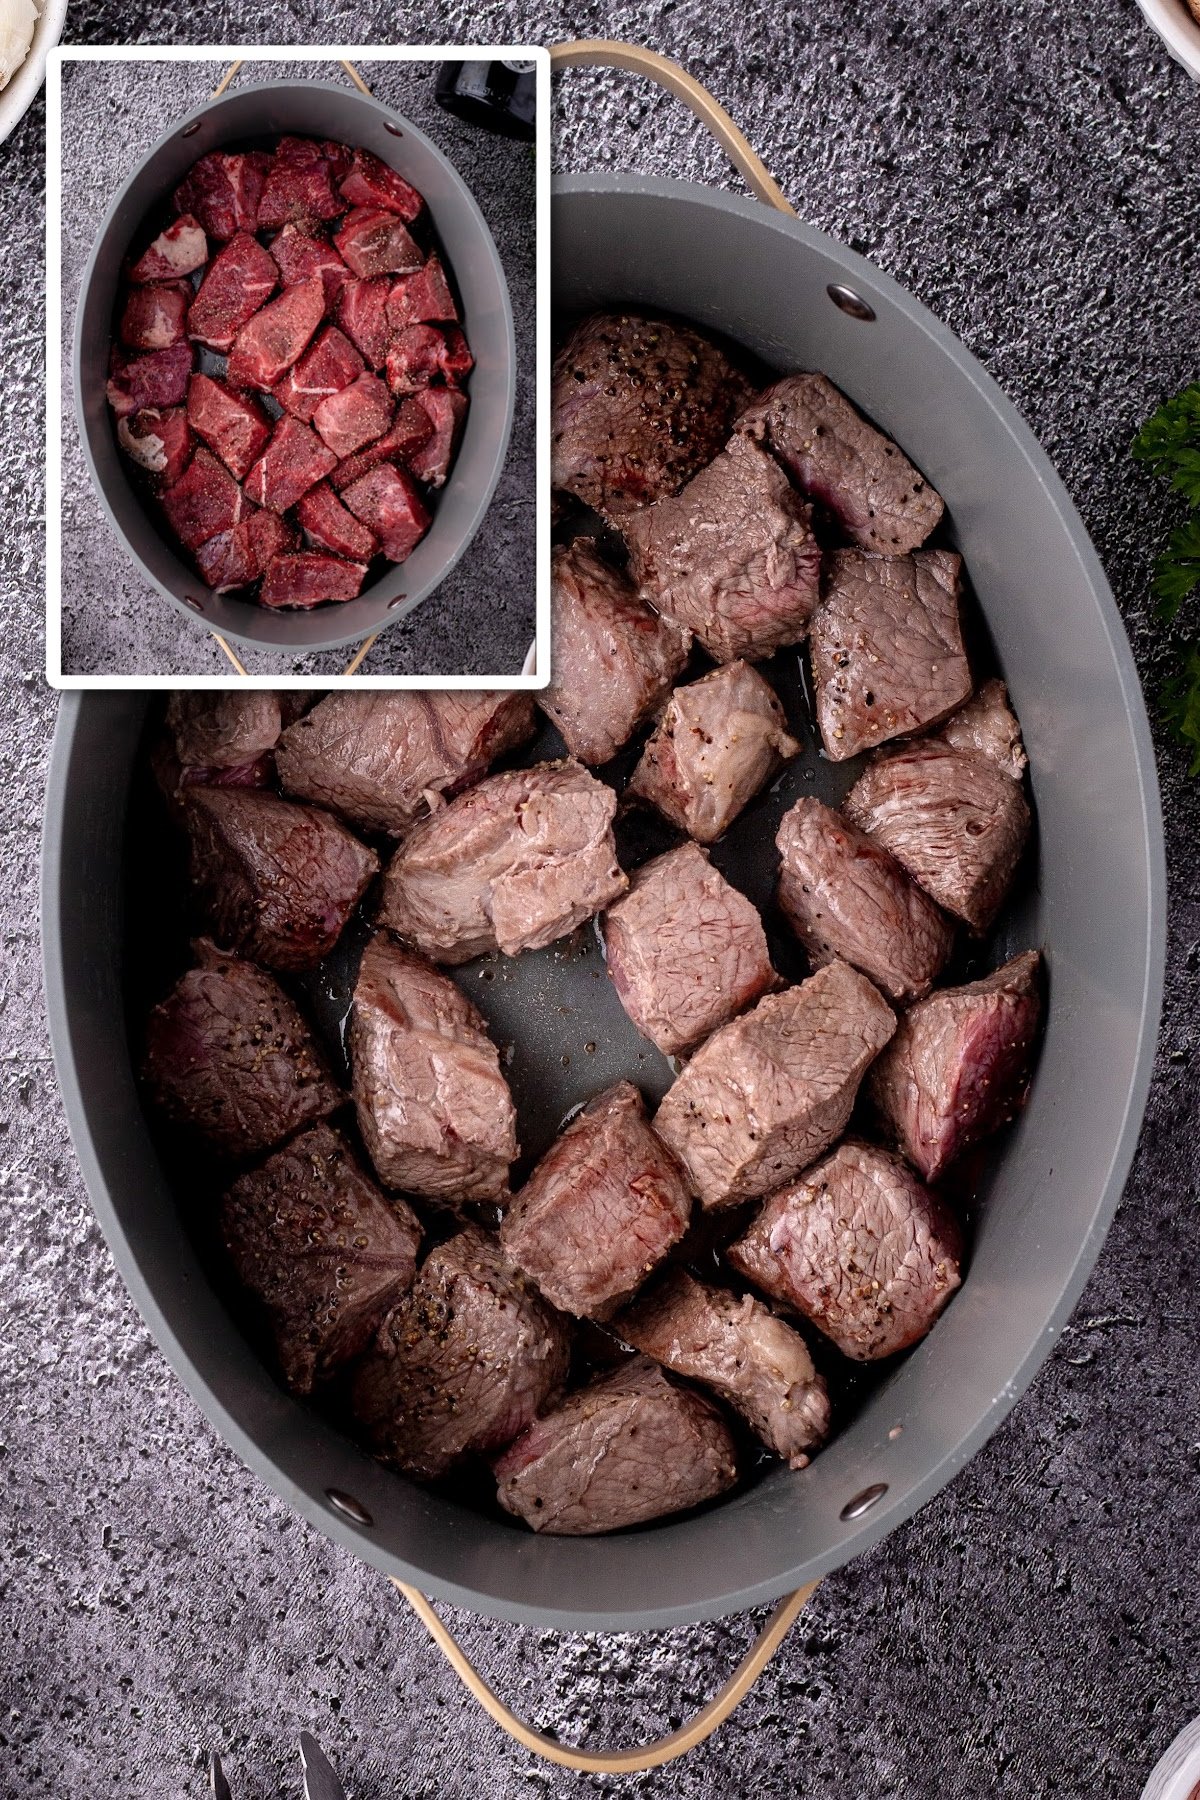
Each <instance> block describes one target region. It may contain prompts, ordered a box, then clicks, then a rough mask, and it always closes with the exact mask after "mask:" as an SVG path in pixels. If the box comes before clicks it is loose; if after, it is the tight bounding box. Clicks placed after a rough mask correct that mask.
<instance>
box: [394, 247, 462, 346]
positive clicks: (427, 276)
mask: <svg viewBox="0 0 1200 1800" xmlns="http://www.w3.org/2000/svg"><path fill="white" fill-rule="evenodd" d="M387 316H388V324H389V325H390V326H391V328H392V330H393V331H403V330H404V328H405V326H406V325H427V324H453V323H455V322H456V321H457V319H458V308H457V306H456V305H455V304H454V295H453V294H452V293H451V292H450V283H449V282H448V281H447V280H446V272H445V270H444V269H443V268H442V264H441V259H440V258H439V257H437V256H431V257H430V258H429V261H428V262H427V263H425V265H424V266H423V267H422V268H420V269H418V270H417V272H416V274H415V275H402V276H401V277H400V279H399V280H398V281H397V282H396V283H395V285H394V286H393V288H392V291H391V293H390V294H389V295H388V303H387Z"/></svg>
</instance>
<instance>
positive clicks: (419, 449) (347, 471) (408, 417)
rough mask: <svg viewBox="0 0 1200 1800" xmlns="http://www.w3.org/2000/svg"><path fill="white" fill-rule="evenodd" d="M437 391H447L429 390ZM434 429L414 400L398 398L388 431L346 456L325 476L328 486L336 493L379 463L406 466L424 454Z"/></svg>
mask: <svg viewBox="0 0 1200 1800" xmlns="http://www.w3.org/2000/svg"><path fill="white" fill-rule="evenodd" d="M434 391H436V392H437V393H439V394H444V393H447V392H448V391H449V390H448V389H446V388H438V389H436V390H434V389H430V392H431V393H432V392H434ZM433 436H434V428H433V425H432V423H431V422H430V416H429V414H428V412H427V411H426V410H425V408H424V407H423V406H420V405H418V403H417V401H416V400H402V401H401V402H400V404H399V406H398V407H397V408H396V418H395V422H394V424H393V425H392V427H391V429H390V430H389V431H385V432H384V434H383V436H382V437H381V438H376V439H375V442H374V443H373V444H368V445H367V447H366V449H365V450H360V451H359V452H358V455H357V456H348V457H347V458H346V460H345V461H344V462H340V463H339V464H338V466H337V468H336V469H335V470H334V471H333V474H332V475H331V476H330V477H329V485H330V487H332V488H334V489H336V491H337V492H338V493H339V494H340V493H343V492H344V491H345V489H346V488H348V487H349V486H350V484H351V482H354V481H357V480H358V479H359V477H360V476H361V475H366V474H367V473H368V472H369V471H370V470H371V469H375V468H378V466H379V464H380V463H382V462H402V463H405V464H406V465H407V466H408V467H409V468H410V469H411V468H412V466H413V464H414V463H416V462H418V461H419V460H420V458H421V457H422V456H423V455H424V446H426V445H429V446H431V447H432V443H433Z"/></svg>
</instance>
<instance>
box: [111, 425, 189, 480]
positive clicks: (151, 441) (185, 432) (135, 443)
mask: <svg viewBox="0 0 1200 1800" xmlns="http://www.w3.org/2000/svg"><path fill="white" fill-rule="evenodd" d="M117 442H118V444H120V446H121V448H122V450H123V451H124V452H125V454H126V456H128V457H129V458H130V459H131V460H132V461H133V462H135V463H137V465H138V467H139V468H141V469H145V471H146V473H147V474H148V475H153V476H155V477H156V478H157V480H158V482H159V483H160V484H161V485H162V486H163V487H171V486H172V485H173V484H174V483H175V482H177V481H178V480H179V477H180V476H181V475H182V474H183V472H184V470H185V469H186V468H187V466H188V461H189V458H190V457H191V454H192V433H191V429H190V427H189V425H188V417H187V409H186V408H185V407H182V406H143V407H142V409H141V411H140V412H135V413H131V414H130V415H129V417H128V418H124V419H118V420H117Z"/></svg>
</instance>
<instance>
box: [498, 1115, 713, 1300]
mask: <svg viewBox="0 0 1200 1800" xmlns="http://www.w3.org/2000/svg"><path fill="white" fill-rule="evenodd" d="M691 1211H692V1201H691V1196H690V1195H689V1193H688V1190H687V1186H686V1184H685V1182H684V1180H683V1175H682V1173H681V1171H680V1169H679V1165H678V1164H677V1163H676V1161H675V1159H674V1157H673V1156H671V1155H670V1153H669V1152H668V1151H667V1150H666V1149H665V1148H664V1147H663V1145H662V1143H661V1142H660V1141H659V1139H658V1138H657V1137H655V1135H654V1133H653V1131H651V1129H650V1126H649V1125H648V1124H647V1122H646V1108H645V1105H644V1104H643V1101H642V1096H641V1095H640V1094H639V1093H638V1090H637V1089H636V1088H635V1087H634V1086H633V1084H632V1082H628V1081H621V1082H618V1083H617V1085H616V1087H613V1088H609V1089H608V1091H607V1093H603V1094H600V1095H598V1096H597V1097H596V1099H594V1100H593V1101H591V1102H590V1104H589V1105H587V1106H585V1107H584V1109H583V1111H582V1112H581V1113H579V1114H578V1116H577V1117H576V1118H574V1119H572V1121H571V1123H570V1124H569V1125H568V1126H567V1129H566V1130H565V1131H564V1132H563V1133H562V1135H561V1136H560V1137H559V1138H558V1139H557V1140H556V1142H555V1143H554V1144H552V1145H551V1147H550V1149H549V1150H548V1151H547V1152H546V1154H545V1156H543V1158H542V1160H541V1162H540V1163H539V1164H538V1165H537V1167H536V1169H534V1171H533V1173H532V1175H530V1177H529V1180H528V1181H527V1182H526V1183H525V1186H524V1187H523V1188H522V1189H521V1191H520V1193H519V1194H517V1196H516V1198H515V1199H514V1201H513V1203H512V1206H511V1207H510V1208H509V1211H508V1213H507V1214H506V1216H505V1219H504V1223H503V1224H502V1225H501V1227H500V1243H501V1245H502V1247H503V1249H504V1252H505V1255H506V1256H508V1257H510V1258H511V1260H512V1261H513V1262H514V1263H516V1265H517V1267H518V1268H520V1269H523V1270H524V1271H525V1273H526V1275H528V1276H529V1277H530V1279H531V1280H533V1281H536V1283H537V1285H538V1287H539V1288H540V1289H541V1290H542V1292H543V1294H545V1296H546V1298H547V1300H549V1301H551V1302H552V1303H553V1304H554V1305H555V1306H557V1307H558V1308H559V1309H560V1310H561V1311H562V1312H567V1313H574V1314H575V1315H576V1317H578V1318H591V1319H603V1318H607V1316H608V1315H609V1313H611V1312H612V1311H613V1310H614V1308H615V1307H617V1306H619V1305H620V1303H621V1301H622V1300H626V1299H628V1298H629V1296H630V1295H631V1294H633V1293H634V1292H636V1290H637V1289H638V1288H639V1287H640V1286H641V1284H642V1282H643V1281H644V1280H645V1279H646V1277H647V1275H649V1273H650V1272H651V1270H652V1269H654V1268H656V1267H657V1266H658V1264H659V1263H660V1262H661V1261H662V1259H663V1257H664V1256H665V1255H666V1254H667V1252H668V1251H669V1250H670V1249H671V1248H672V1247H673V1246H674V1245H675V1244H677V1243H678V1242H679V1240H680V1238H681V1237H682V1236H683V1234H684V1232H685V1231H686V1230H687V1226H688V1220H689V1218H690V1216H691Z"/></svg>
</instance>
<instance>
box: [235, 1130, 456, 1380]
mask: <svg viewBox="0 0 1200 1800" xmlns="http://www.w3.org/2000/svg"><path fill="white" fill-rule="evenodd" d="M221 1233H222V1236H223V1238H224V1240H225V1247H226V1249H227V1251H228V1252H229V1256H230V1259H231V1261H232V1263H233V1266H234V1268H235V1269H236V1271H237V1274H238V1278H239V1280H240V1281H241V1282H242V1283H243V1285H244V1286H246V1287H247V1288H249V1289H250V1291H251V1292H252V1293H253V1294H255V1295H256V1296H257V1298H258V1299H259V1301H260V1302H261V1303H262V1306H263V1307H264V1309H265V1311H266V1314H267V1318H268V1320H269V1322H270V1326H271V1331H272V1335H273V1337H274V1340H275V1353H276V1355H277V1357H278V1359H279V1364H280V1368H281V1370H282V1372H283V1378H284V1380H285V1381H286V1382H287V1385H288V1386H289V1387H290V1388H291V1389H292V1391H293V1392H294V1393H297V1394H310V1393H312V1391H313V1389H314V1387H315V1386H316V1385H317V1383H318V1382H321V1381H325V1380H327V1379H328V1378H329V1377H330V1376H331V1375H333V1374H335V1373H336V1372H337V1370H338V1369H340V1368H341V1367H342V1366H343V1365H344V1364H345V1363H348V1362H350V1361H351V1360H352V1359H353V1358H354V1357H356V1356H358V1355H359V1354H360V1353H361V1352H362V1351H363V1350H365V1349H366V1347H367V1345H368V1344H369V1343H370V1341H371V1338H372V1336H373V1334H374V1332H375V1329H376V1327H377V1326H378V1324H379V1321H380V1320H381V1319H382V1318H383V1317H384V1315H385V1313H386V1312H387V1310H388V1308H389V1307H390V1306H392V1305H393V1304H394V1303H395V1302H396V1301H397V1300H398V1299H399V1298H400V1296H401V1295H402V1294H404V1293H406V1292H407V1290H408V1288H409V1287H410V1286H411V1285H412V1279H413V1273H414V1271H415V1268H416V1257H417V1246H418V1245H419V1243H420V1241H421V1227H420V1224H419V1223H418V1221H417V1219H416V1216H415V1214H414V1213H413V1211H412V1209H411V1207H408V1206H406V1205H405V1203H404V1201H403V1200H395V1199H393V1200H388V1199H386V1198H385V1197H384V1195H383V1194H381V1193H380V1192H379V1189H378V1188H377V1187H376V1186H375V1184H374V1182H373V1181H369V1180H368V1179H367V1177H366V1175H364V1173H363V1171H362V1169H361V1168H360V1167H359V1165H358V1162H357V1160H356V1158H355V1155H354V1152H353V1151H352V1150H351V1148H350V1145H349V1144H348V1143H347V1142H346V1139H345V1138H344V1137H342V1135H341V1133H340V1132H337V1131H332V1130H331V1129H330V1128H329V1126H328V1125H317V1126H314V1127H313V1129H312V1130H311V1131H306V1132H304V1134H303V1135H302V1136H301V1137H298V1138H293V1139H292V1142H291V1143H290V1144H288V1145H286V1146H285V1148H284V1149H282V1150H278V1151H276V1153H275V1155H274V1156H272V1157H270V1158H269V1159H268V1161H266V1162H265V1163H264V1164H263V1166H262V1168H261V1169H255V1170H254V1171H253V1172H252V1173H251V1174H249V1175H243V1176H242V1177H241V1179H240V1180H238V1181H235V1182H234V1184H233V1186H232V1188H231V1189H230V1190H229V1192H228V1194H226V1196H225V1200H224V1203H223V1205H222V1208H221Z"/></svg>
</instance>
